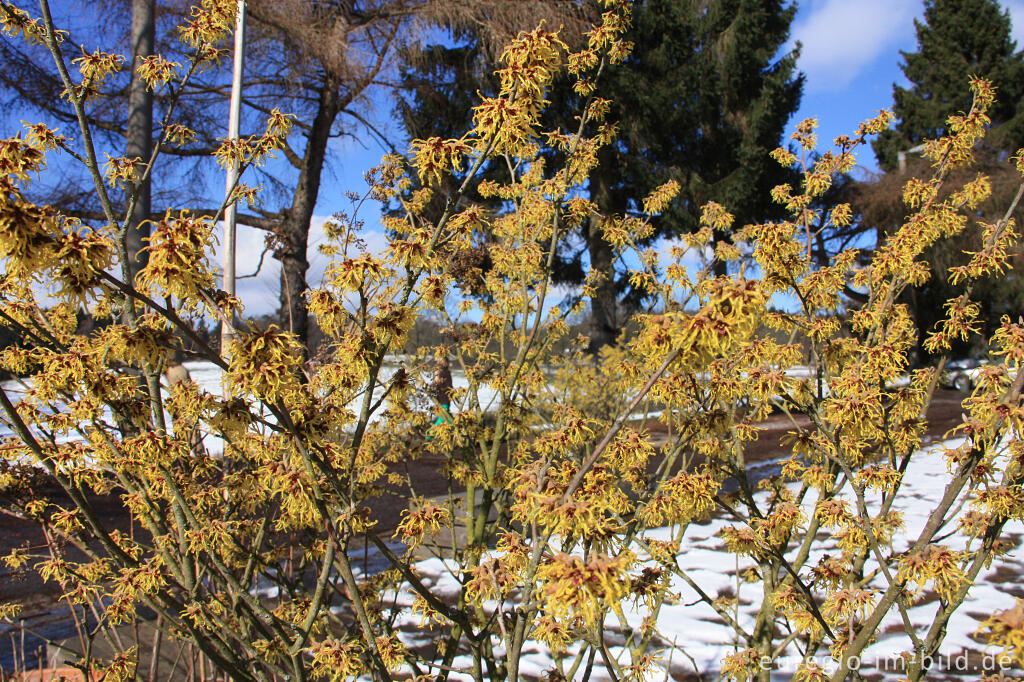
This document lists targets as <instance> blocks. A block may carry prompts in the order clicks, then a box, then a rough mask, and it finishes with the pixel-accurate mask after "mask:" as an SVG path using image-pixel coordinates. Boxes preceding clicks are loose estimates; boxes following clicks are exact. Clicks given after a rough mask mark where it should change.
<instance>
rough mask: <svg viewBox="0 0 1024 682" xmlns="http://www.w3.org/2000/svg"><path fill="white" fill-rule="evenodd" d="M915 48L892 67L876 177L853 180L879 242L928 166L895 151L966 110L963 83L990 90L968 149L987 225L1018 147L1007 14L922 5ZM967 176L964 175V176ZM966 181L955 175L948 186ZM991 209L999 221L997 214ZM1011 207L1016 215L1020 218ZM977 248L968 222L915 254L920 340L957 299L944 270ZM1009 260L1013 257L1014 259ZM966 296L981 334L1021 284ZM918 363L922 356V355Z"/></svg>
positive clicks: (1022, 118)
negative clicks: (983, 183) (989, 190)
mask: <svg viewBox="0 0 1024 682" xmlns="http://www.w3.org/2000/svg"><path fill="white" fill-rule="evenodd" d="M914 24H915V27H916V30H917V51H916V52H902V53H901V54H902V56H903V64H902V65H901V68H902V70H903V73H904V75H905V76H906V77H907V79H908V80H909V81H910V87H909V88H904V87H901V86H899V85H894V86H893V113H894V114H895V115H896V119H897V122H896V125H895V126H894V128H892V129H889V130H887V131H885V132H884V133H883V134H882V135H880V136H879V137H878V138H877V139H876V140H875V141H874V143H873V146H874V150H875V154H876V157H877V159H878V164H879V166H880V167H881V168H882V170H883V171H885V172H886V173H885V175H883V176H881V177H880V178H878V179H877V180H876V181H873V182H855V183H852V185H851V189H852V194H853V198H852V203H853V205H854V207H855V208H856V209H857V210H858V212H859V213H860V217H861V219H860V227H861V229H862V230H863V231H874V232H875V233H876V234H877V241H878V243H881V242H882V241H883V240H884V239H885V238H886V235H887V234H890V233H892V232H893V231H895V230H896V229H897V228H898V227H899V226H900V225H901V224H902V222H903V221H904V219H905V217H906V215H908V214H909V209H908V208H907V206H906V205H905V204H904V203H903V201H902V198H901V196H902V187H903V184H904V183H905V182H906V180H907V178H909V177H911V176H912V175H913V174H915V173H917V172H920V173H922V174H929V173H930V165H929V163H928V162H927V161H925V160H923V159H921V158H919V157H918V155H917V154H913V153H911V154H909V155H908V156H907V157H906V167H905V168H901V167H900V162H899V155H900V152H904V153H906V152H911V151H914V150H915V147H917V146H918V145H920V144H921V143H922V142H924V141H925V140H928V139H935V138H937V137H939V136H941V135H943V134H944V133H945V128H946V120H947V119H948V118H949V116H950V115H953V114H957V113H958V112H966V111H968V110H969V109H970V107H971V94H970V91H969V88H968V77H969V76H971V75H977V76H982V77H984V78H988V79H990V80H991V81H992V82H993V83H994V85H995V86H996V98H997V101H996V104H995V106H993V107H992V108H991V109H990V111H989V114H990V117H991V119H992V126H993V130H992V131H991V132H990V133H989V135H988V136H986V140H985V145H986V146H985V148H983V149H979V150H977V154H978V158H979V160H980V165H979V167H978V170H981V171H982V172H984V173H985V174H986V175H988V176H989V177H990V179H991V182H992V187H993V198H992V199H990V200H989V201H988V202H986V203H985V204H983V205H982V206H981V207H980V213H979V215H978V217H979V218H980V219H982V220H989V221H991V220H996V219H998V217H1001V215H1002V211H1003V210H1004V207H1005V206H1006V204H1007V203H1008V201H1007V200H1008V196H1007V194H1008V193H1011V192H1013V191H1015V190H1016V186H1017V183H1016V180H1013V178H1014V177H1016V172H1015V171H1014V170H1013V168H1012V166H1010V165H1009V164H1007V163H1005V157H1006V156H1007V153H1013V152H1014V151H1015V150H1016V149H1018V148H1019V147H1021V146H1024V53H1020V52H1017V48H1016V43H1015V42H1014V41H1013V39H1012V38H1011V30H1012V24H1011V21H1010V16H1009V14H1008V13H1007V12H1006V11H1005V10H1004V9H1003V8H1002V7H1001V6H1000V4H999V2H997V0H926V1H925V3H924V17H923V21H922V20H915V22H914ZM971 177H973V175H972V176H971ZM968 179H970V178H964V177H959V176H955V177H952V178H950V182H949V183H947V185H948V187H947V188H946V189H947V190H948V189H950V188H951V187H953V186H954V185H958V184H959V183H962V182H964V181H966V180H968ZM997 213H998V215H997ZM1021 217H1022V216H1021V215H1020V211H1018V215H1017V219H1018V221H1019V220H1020V219H1021ZM979 247H980V241H979V233H978V230H977V229H976V227H975V226H973V225H972V226H970V227H969V228H968V229H967V230H965V231H964V232H962V233H960V234H958V235H957V236H955V237H951V238H948V239H944V240H942V241H940V242H938V243H936V244H935V245H933V246H932V247H931V248H929V250H928V252H927V253H926V254H925V255H924V257H923V260H924V261H926V262H927V263H928V264H929V268H930V271H931V276H930V277H929V279H928V281H927V282H925V283H924V284H923V285H921V286H919V287H916V288H914V289H911V290H908V291H907V292H906V293H905V295H904V300H905V302H906V303H907V304H908V305H909V306H910V308H911V310H912V313H913V315H914V319H915V323H916V325H917V327H918V340H919V343H923V342H924V340H925V338H927V336H928V334H929V333H930V331H931V330H933V329H934V327H935V325H936V324H937V323H938V322H939V321H940V320H942V319H943V317H944V311H943V303H944V302H945V301H947V300H948V299H950V298H951V297H953V296H956V295H958V294H959V289H958V288H956V287H953V286H952V285H950V284H949V281H948V278H949V273H950V269H951V268H953V267H955V266H958V265H963V264H964V263H966V262H967V256H966V255H965V252H969V251H974V250H977V249H978V248H979ZM1013 258H1014V260H1015V263H1016V264H1019V263H1020V262H1021V260H1020V259H1021V255H1020V253H1019V251H1018V253H1015V254H1013ZM973 298H974V299H975V300H976V301H978V303H979V304H980V305H981V309H982V314H981V316H980V321H981V323H982V325H983V329H982V331H983V334H984V335H985V336H987V335H988V334H990V333H991V332H992V331H993V330H994V326H996V325H998V323H999V319H1000V317H1001V316H1002V315H1004V314H1010V315H1011V316H1013V317H1014V318H1016V316H1017V315H1019V314H1020V310H1021V307H1022V306H1024V287H1022V286H1021V283H1020V281H1019V279H1017V278H1016V277H1015V276H1014V277H1007V278H998V279H989V280H984V281H981V282H979V283H978V284H977V285H976V286H975V287H974V291H973ZM979 350H980V349H977V348H969V347H967V344H966V343H961V344H959V345H957V346H955V347H954V352H955V353H956V354H967V353H972V352H978V351H979ZM922 359H923V358H922Z"/></svg>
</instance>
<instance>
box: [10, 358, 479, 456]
mask: <svg viewBox="0 0 1024 682" xmlns="http://www.w3.org/2000/svg"><path fill="white" fill-rule="evenodd" d="M400 362H401V360H400V359H399V358H397V357H394V356H388V358H386V359H385V364H384V365H383V367H382V368H381V373H380V377H379V380H380V381H381V382H384V383H386V382H387V381H388V380H389V379H390V378H391V376H392V375H393V374H394V373H395V371H396V370H397V369H398V367H399V366H400ZM184 365H185V368H186V369H187V370H188V372H189V375H190V376H191V377H192V380H193V381H194V382H196V384H198V385H199V388H200V390H202V391H205V392H207V393H210V394H212V395H215V396H218V397H222V396H223V395H224V387H223V385H222V381H221V379H222V377H223V371H222V370H221V369H220V368H219V367H218V366H217V365H215V364H213V363H212V362H186V363H184ZM452 385H453V387H454V388H456V389H467V390H468V389H469V382H468V381H467V380H466V377H465V375H464V374H463V373H462V372H461V371H458V370H455V371H452ZM0 386H2V387H3V390H4V391H6V392H7V395H8V396H10V398H11V400H12V401H13V402H15V403H17V402H18V401H19V400H20V399H21V397H22V396H23V395H24V394H25V384H24V383H23V382H21V381H19V380H12V381H4V382H2V384H0ZM383 390H384V389H383V387H381V386H378V387H377V388H376V389H375V390H374V397H375V398H379V397H380V395H381V394H382V393H383ZM166 395H167V394H166V392H165V393H164V396H165V397H166ZM477 399H478V400H479V403H480V405H481V407H482V408H483V409H484V410H487V411H492V410H495V409H497V407H498V393H497V391H495V390H494V389H492V388H490V387H489V386H481V387H480V388H479V389H478V391H477ZM359 405H360V403H359V400H358V399H357V400H354V401H353V402H352V405H351V408H352V409H353V411H355V412H358V409H359ZM54 407H55V408H56V409H61V408H62V406H61V405H55V406H54ZM165 416H166V418H167V422H168V424H170V422H171V419H170V415H165ZM261 416H262V417H263V418H264V419H266V420H267V421H268V422H271V423H273V422H274V421H275V420H274V417H273V415H272V414H270V413H269V411H265V413H264V414H262V415H261ZM0 417H2V414H0ZM379 417H380V414H379V411H378V413H377V414H375V415H373V416H371V418H370V421H376V420H377V419H379ZM103 419H104V421H106V422H107V423H113V419H112V417H111V414H110V410H109V409H104V411H103ZM13 435H14V433H13V432H12V431H11V429H10V428H9V427H8V426H7V424H6V423H5V422H4V420H2V419H0V439H3V438H9V437H12V436H13ZM76 440H81V436H78V435H74V434H72V435H68V436H65V437H62V438H59V439H58V441H59V442H69V441H76ZM203 444H204V445H205V447H206V449H207V451H208V452H209V453H210V454H211V455H215V456H216V455H219V454H221V453H222V452H223V451H224V442H223V440H222V439H220V438H218V437H216V436H213V435H207V436H206V437H205V438H204V439H203Z"/></svg>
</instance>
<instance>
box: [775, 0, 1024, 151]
mask: <svg viewBox="0 0 1024 682" xmlns="http://www.w3.org/2000/svg"><path fill="white" fill-rule="evenodd" d="M1001 4H1002V5H1003V7H1004V8H1005V9H1007V10H1009V12H1010V16H1011V18H1012V20H1013V37H1014V39H1015V40H1016V41H1017V47H1018V49H1020V48H1021V47H1022V46H1024V0H1009V1H1008V0H1003V1H1002V3H1001ZM923 14H924V3H923V2H922V1H921V0H802V1H801V2H800V3H799V6H798V10H797V16H796V20H795V21H794V23H793V39H794V40H799V41H800V42H801V43H802V45H803V50H802V52H801V57H800V61H799V67H800V70H801V71H803V72H804V73H805V74H806V75H807V82H806V85H805V87H804V97H803V101H802V102H801V106H800V110H799V111H798V112H797V115H796V116H795V117H794V118H793V121H792V123H791V125H790V129H791V130H792V128H793V126H794V125H795V124H796V123H797V122H799V121H801V120H803V119H805V118H817V119H819V123H820V125H821V127H820V129H819V146H823V145H824V144H825V143H827V142H831V141H832V140H833V139H834V138H835V137H836V136H838V135H848V134H851V133H853V131H854V130H856V128H857V124H858V123H860V122H861V121H862V120H864V119H866V118H870V117H871V116H873V115H874V114H875V113H877V112H878V110H880V109H886V108H889V107H891V106H892V85H893V83H899V84H901V85H906V80H905V79H904V78H903V72H902V71H901V70H900V68H899V65H900V64H901V63H902V59H901V57H900V50H903V51H905V52H913V51H915V50H916V49H917V37H916V34H915V31H914V19H915V18H921V16H922V15H923ZM966 87H967V80H966V76H965V78H964V88H965V89H966ZM859 161H860V163H861V164H862V165H863V166H865V167H866V168H868V169H869V170H875V169H876V168H877V166H876V165H875V159H874V155H873V154H872V153H871V151H870V149H867V150H864V151H863V152H862V154H861V155H860V159H859Z"/></svg>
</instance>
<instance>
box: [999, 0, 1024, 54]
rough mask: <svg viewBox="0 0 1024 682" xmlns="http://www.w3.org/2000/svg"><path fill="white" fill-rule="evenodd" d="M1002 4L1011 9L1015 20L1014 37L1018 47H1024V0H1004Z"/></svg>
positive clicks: (1011, 14)
mask: <svg viewBox="0 0 1024 682" xmlns="http://www.w3.org/2000/svg"><path fill="white" fill-rule="evenodd" d="M1002 5H1003V7H1004V8H1006V9H1008V10H1009V11H1010V19H1012V20H1013V39H1014V40H1016V41H1017V49H1018V50H1020V49H1024V0H1003V2H1002Z"/></svg>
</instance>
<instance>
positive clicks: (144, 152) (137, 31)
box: [125, 0, 156, 275]
mask: <svg viewBox="0 0 1024 682" xmlns="http://www.w3.org/2000/svg"><path fill="white" fill-rule="evenodd" d="M154 5H155V2H154V0H132V35H131V40H132V80H131V90H130V92H129V95H128V130H127V135H126V140H125V143H126V144H125V155H126V156H127V157H128V158H130V159H131V158H135V157H139V158H141V159H142V160H143V162H145V163H148V162H149V158H150V156H151V155H152V153H153V93H151V92H149V91H147V90H146V82H145V81H144V80H143V79H142V78H140V77H139V73H138V66H139V65H140V64H141V63H142V59H143V57H146V56H148V55H151V54H153V49H154V47H153V43H154V40H155V35H156V28H155V27H156V24H155V22H154V18H153V14H154ZM150 209H151V192H150V183H149V182H145V183H143V184H142V185H141V186H140V187H139V188H138V199H137V200H136V202H135V208H134V210H133V211H132V215H131V220H130V221H129V224H128V231H127V234H126V235H125V243H126V246H127V251H128V262H129V267H130V269H131V272H132V274H133V275H134V274H135V273H136V272H138V271H139V270H140V269H141V268H142V267H143V266H144V265H145V264H146V252H142V253H140V250H141V249H142V247H143V246H145V243H144V240H145V239H146V238H147V237H149V225H143V224H142V223H143V221H145V220H146V219H147V218H148V217H149V213H150Z"/></svg>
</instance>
